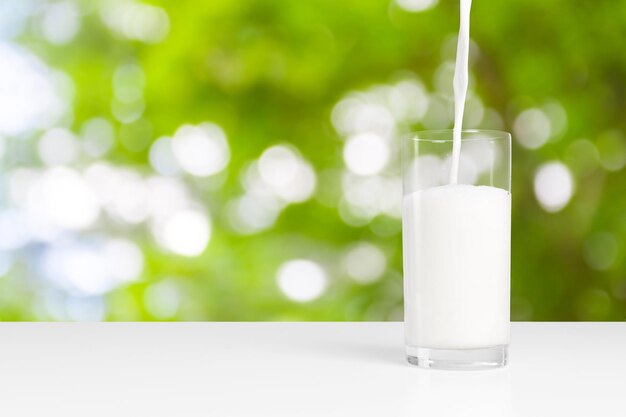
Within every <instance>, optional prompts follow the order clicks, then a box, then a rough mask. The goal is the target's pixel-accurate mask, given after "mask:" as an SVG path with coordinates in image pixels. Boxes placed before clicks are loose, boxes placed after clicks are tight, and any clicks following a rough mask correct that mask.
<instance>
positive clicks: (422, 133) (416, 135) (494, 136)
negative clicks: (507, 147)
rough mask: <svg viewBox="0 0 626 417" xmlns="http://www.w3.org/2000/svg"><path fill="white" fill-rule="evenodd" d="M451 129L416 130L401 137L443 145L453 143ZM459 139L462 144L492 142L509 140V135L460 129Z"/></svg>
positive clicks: (494, 131) (500, 131)
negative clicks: (465, 136)
mask: <svg viewBox="0 0 626 417" xmlns="http://www.w3.org/2000/svg"><path fill="white" fill-rule="evenodd" d="M453 132H454V130H453V129H434V130H417V131H413V132H408V133H406V134H404V135H403V138H404V139H405V140H408V141H415V142H435V143H442V142H443V143H445V142H452V141H453V137H452V134H453ZM466 133H483V134H485V135H486V137H478V138H463V135H464V134H466ZM444 134H447V135H449V137H444V138H428V137H419V136H429V135H433V136H436V135H444ZM461 137H462V139H463V142H467V141H487V140H489V141H493V140H510V139H511V133H509V132H506V131H504V130H493V129H462V130H461Z"/></svg>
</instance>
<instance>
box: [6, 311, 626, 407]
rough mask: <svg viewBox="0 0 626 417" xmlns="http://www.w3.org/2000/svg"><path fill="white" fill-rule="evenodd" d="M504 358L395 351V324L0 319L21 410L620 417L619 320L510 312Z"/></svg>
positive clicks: (398, 344)
mask: <svg viewBox="0 0 626 417" xmlns="http://www.w3.org/2000/svg"><path fill="white" fill-rule="evenodd" d="M512 337H513V341H512V346H511V351H510V359H511V360H510V365H509V366H508V367H507V368H504V369H500V370H494V371H474V372H468V371H460V372H452V371H436V370H422V369H418V368H415V367H412V366H409V365H408V364H407V363H406V362H405V359H404V347H403V335H402V323H172V324H149V323H143V324H140V323H108V324H52V323H46V324H41V323H30V324H29V323H19V324H18V323H15V324H11V323H3V324H1V325H0V360H1V363H0V413H1V414H2V415H6V416H11V417H16V416H31V415H32V416H81V417H83V416H89V417H91V416H111V417H113V416H115V417H118V416H132V417H139V416H149V417H154V416H168V417H169V416H171V417H188V416H216V417H229V416H270V417H278V416H289V417H297V416H320V417H329V416H342V417H344V416H355V417H366V416H385V417H395V416H411V417H418V416H429V417H430V416H455V417H459V416H481V417H490V416H498V417H507V416H533V417H537V416H569V417H572V416H585V417H596V416H598V417H600V416H602V417H607V416H620V417H623V416H626V323H514V324H513V330H512Z"/></svg>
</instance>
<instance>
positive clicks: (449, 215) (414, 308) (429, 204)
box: [402, 130, 511, 369]
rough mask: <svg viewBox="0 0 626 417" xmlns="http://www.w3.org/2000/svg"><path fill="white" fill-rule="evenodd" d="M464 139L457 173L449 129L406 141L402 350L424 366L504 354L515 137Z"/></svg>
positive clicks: (483, 134) (500, 359)
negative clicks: (403, 336)
mask: <svg viewBox="0 0 626 417" xmlns="http://www.w3.org/2000/svg"><path fill="white" fill-rule="evenodd" d="M461 137H462V140H461V151H460V156H459V160H458V175H456V176H454V178H455V180H453V179H452V178H451V175H450V172H451V167H452V142H453V135H452V130H434V131H424V132H417V133H412V134H410V135H408V136H407V137H405V138H404V140H403V150H402V159H403V161H402V166H403V180H404V192H403V208H402V232H403V233H402V234H403V255H404V326H405V338H406V349H407V358H408V361H409V362H410V363H411V364H414V365H417V366H420V367H424V368H440V369H480V368H493V367H499V366H504V365H505V364H506V362H507V349H508V344H509V328H510V321H509V320H510V319H509V314H510V311H509V310H510V307H509V303H510V262H511V188H510V185H511V181H510V180H511V135H510V134H509V133H507V132H499V131H493V130H463V132H462V135H461ZM453 182H454V183H453Z"/></svg>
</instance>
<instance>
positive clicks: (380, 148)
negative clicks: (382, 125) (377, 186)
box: [343, 133, 390, 176]
mask: <svg viewBox="0 0 626 417" xmlns="http://www.w3.org/2000/svg"><path fill="white" fill-rule="evenodd" d="M389 156H390V149H389V143H388V142H387V140H386V139H384V138H383V137H381V136H379V135H377V134H374V133H360V134H358V135H355V136H352V137H350V138H349V139H348V141H347V142H346V144H345V146H344V149H343V159H344V161H345V163H346V166H347V167H348V169H349V170H350V171H352V172H353V173H355V174H357V175H364V176H366V175H375V174H378V173H380V172H381V171H382V170H383V169H385V167H386V166H387V163H388V162H389Z"/></svg>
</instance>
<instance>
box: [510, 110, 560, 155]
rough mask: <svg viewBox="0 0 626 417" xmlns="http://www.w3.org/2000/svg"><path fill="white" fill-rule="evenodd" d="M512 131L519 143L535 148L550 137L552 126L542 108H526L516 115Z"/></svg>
mask: <svg viewBox="0 0 626 417" xmlns="http://www.w3.org/2000/svg"><path fill="white" fill-rule="evenodd" d="M513 131H514V133H515V135H514V137H515V138H516V139H517V141H518V142H519V144H520V145H522V146H523V147H525V148H528V149H537V148H540V147H541V146H543V145H544V144H545V143H546V142H547V141H548V139H549V138H550V135H551V133H552V126H551V123H550V119H549V118H548V116H547V115H546V114H545V113H544V112H543V111H542V110H540V109H528V110H525V111H523V112H521V113H520V114H519V115H518V116H517V118H516V119H515V122H514V124H513Z"/></svg>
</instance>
